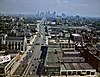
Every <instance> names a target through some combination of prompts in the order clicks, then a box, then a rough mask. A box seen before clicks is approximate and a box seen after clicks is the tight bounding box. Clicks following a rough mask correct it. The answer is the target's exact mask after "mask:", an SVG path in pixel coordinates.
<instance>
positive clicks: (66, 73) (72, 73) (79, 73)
mask: <svg viewBox="0 0 100 77" xmlns="http://www.w3.org/2000/svg"><path fill="white" fill-rule="evenodd" d="M61 75H80V76H84V75H95V72H90V71H68V72H61Z"/></svg>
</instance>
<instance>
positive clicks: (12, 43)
mask: <svg viewBox="0 0 100 77" xmlns="http://www.w3.org/2000/svg"><path fill="white" fill-rule="evenodd" d="M7 44H11V45H14V44H15V45H16V44H22V45H23V44H24V43H23V42H6V45H7Z"/></svg>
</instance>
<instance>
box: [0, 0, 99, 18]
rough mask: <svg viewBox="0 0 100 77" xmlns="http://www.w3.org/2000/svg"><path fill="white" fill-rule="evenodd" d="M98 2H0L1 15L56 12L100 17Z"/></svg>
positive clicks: (33, 0) (54, 0)
mask: <svg viewBox="0 0 100 77" xmlns="http://www.w3.org/2000/svg"><path fill="white" fill-rule="evenodd" d="M99 3H100V1H99V0H77V1H76V0H42V1H41V0H30V1H28V0H20V1H18V0H9V1H7V0H1V1H0V13H1V14H34V13H37V12H38V11H40V12H46V11H51V12H53V11H56V12H57V14H61V13H66V14H67V15H80V16H89V17H100V8H99V7H100V5H99Z"/></svg>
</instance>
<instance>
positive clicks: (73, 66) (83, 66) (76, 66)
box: [61, 63, 93, 70]
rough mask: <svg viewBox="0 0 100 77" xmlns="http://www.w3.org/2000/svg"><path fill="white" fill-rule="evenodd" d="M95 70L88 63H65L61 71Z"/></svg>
mask: <svg viewBox="0 0 100 77" xmlns="http://www.w3.org/2000/svg"><path fill="white" fill-rule="evenodd" d="M91 69H93V68H92V67H91V66H90V65H89V64H88V63H64V64H63V65H61V70H91Z"/></svg>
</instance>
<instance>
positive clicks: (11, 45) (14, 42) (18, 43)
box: [5, 36, 27, 51]
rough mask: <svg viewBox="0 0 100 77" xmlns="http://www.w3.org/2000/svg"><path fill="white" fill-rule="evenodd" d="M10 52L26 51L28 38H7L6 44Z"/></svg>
mask: <svg viewBox="0 0 100 77" xmlns="http://www.w3.org/2000/svg"><path fill="white" fill-rule="evenodd" d="M5 44H6V45H7V47H8V49H9V50H20V51H26V49H27V40H26V37H10V36H8V37H7V38H6V43H5Z"/></svg>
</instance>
